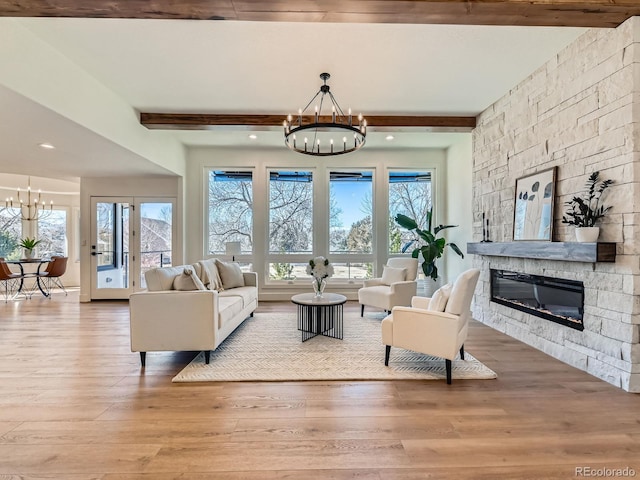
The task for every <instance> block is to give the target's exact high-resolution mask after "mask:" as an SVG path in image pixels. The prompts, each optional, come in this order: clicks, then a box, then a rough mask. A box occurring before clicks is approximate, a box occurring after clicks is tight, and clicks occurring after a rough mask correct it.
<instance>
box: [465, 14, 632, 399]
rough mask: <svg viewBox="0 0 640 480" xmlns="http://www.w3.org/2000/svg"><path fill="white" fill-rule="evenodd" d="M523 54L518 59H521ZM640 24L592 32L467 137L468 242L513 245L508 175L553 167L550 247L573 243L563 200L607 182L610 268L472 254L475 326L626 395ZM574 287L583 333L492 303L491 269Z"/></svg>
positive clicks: (605, 232) (605, 236)
mask: <svg viewBox="0 0 640 480" xmlns="http://www.w3.org/2000/svg"><path fill="white" fill-rule="evenodd" d="M523 54H526V52H523ZM639 122H640V17H635V18H631V19H629V20H628V21H627V22H625V23H624V24H622V25H621V26H619V27H618V28H617V29H602V30H590V31H588V32H587V33H585V34H584V35H583V36H581V37H580V38H578V39H577V40H576V41H575V42H573V43H572V44H571V45H569V46H568V47H566V48H565V49H564V50H563V51H561V52H560V53H558V54H557V55H556V56H555V57H554V58H552V59H551V60H550V61H549V62H547V64H545V65H544V66H542V67H541V68H539V69H538V70H537V71H535V72H534V73H533V74H531V75H530V76H529V77H528V78H527V79H525V80H524V81H523V82H521V83H520V84H519V85H518V86H516V87H514V88H513V89H512V90H511V92H510V93H509V94H508V95H506V96H504V97H503V98H501V99H500V100H498V101H497V102H496V103H495V104H493V105H492V106H491V107H489V108H488V109H487V110H486V111H484V112H483V113H482V114H481V115H480V116H479V117H478V126H477V128H476V129H475V131H474V134H473V199H474V202H473V209H474V241H480V240H481V239H482V225H481V218H482V213H483V212H485V213H486V214H487V215H488V217H489V221H490V225H491V240H493V241H499V242H510V241H512V240H513V215H514V196H515V183H516V179H517V178H519V177H522V176H524V175H528V174H531V173H535V172H538V171H541V170H545V169H547V168H550V167H553V166H556V167H557V177H556V198H555V209H554V211H555V213H554V226H553V239H554V241H564V242H571V241H575V240H574V238H575V237H574V232H573V227H570V226H567V225H564V224H562V223H561V220H562V214H563V212H564V211H565V209H566V207H565V205H564V202H566V201H567V200H569V199H570V198H571V197H572V196H573V195H576V194H581V193H582V192H583V191H584V184H585V182H586V180H587V178H588V176H589V174H591V173H592V172H594V171H600V172H601V173H600V174H601V178H603V179H607V178H611V179H613V180H615V184H614V186H613V187H612V188H610V189H609V190H608V191H607V193H606V196H605V197H603V198H604V199H605V201H606V204H607V205H613V209H612V210H611V212H610V214H609V215H608V216H607V217H606V218H605V219H604V221H603V222H602V224H601V234H600V241H606V242H616V244H617V258H616V262H615V263H597V264H592V263H581V262H566V261H549V260H534V259H522V258H501V257H488V256H479V255H476V256H475V259H474V263H475V265H476V266H478V267H479V268H481V270H482V274H481V277H480V282H479V286H478V288H477V290H476V295H475V298H474V307H473V314H474V318H476V319H477V320H479V321H481V322H483V323H485V324H487V325H490V326H492V327H494V328H496V329H498V330H500V331H502V332H505V333H507V334H508V335H510V336H512V337H515V338H517V339H519V340H521V341H523V342H525V343H527V344H529V345H532V346H534V347H536V348H538V349H540V350H542V351H544V352H546V353H548V354H549V355H552V356H554V357H556V358H558V359H560V360H562V361H564V362H566V363H568V364H570V365H573V366H575V367H577V368H580V369H582V370H585V371H587V372H589V373H591V374H593V375H595V376H597V377H599V378H601V379H603V380H606V381H607V382H609V383H612V384H614V385H617V386H619V387H621V388H623V389H625V390H628V391H633V392H640V345H639V344H638V337H639V324H640V316H639V313H640V301H639V299H640V296H639V295H638V294H639V293H640V277H639V276H640V186H639V184H638V182H639V181H640V168H639V167H638V166H636V165H637V160H638V159H640V155H639V152H640V128H638V124H639ZM490 268H496V269H505V270H512V271H518V272H524V273H530V274H536V275H544V276H548V277H559V278H566V279H570V280H579V281H583V282H584V284H585V311H584V323H585V330H584V331H583V332H580V331H576V330H572V329H570V328H567V327H564V326H562V325H558V324H555V323H552V322H550V321H547V320H544V319H541V318H537V317H533V316H531V315H529V314H526V313H523V312H519V311H517V310H514V309H511V308H509V307H506V306H502V305H498V304H495V303H491V302H490V301H489V298H490V285H489V269H490Z"/></svg>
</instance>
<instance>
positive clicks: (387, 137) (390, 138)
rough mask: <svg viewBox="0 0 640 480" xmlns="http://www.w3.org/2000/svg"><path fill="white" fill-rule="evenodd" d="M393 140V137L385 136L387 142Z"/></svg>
mask: <svg viewBox="0 0 640 480" xmlns="http://www.w3.org/2000/svg"><path fill="white" fill-rule="evenodd" d="M393 138H394V137H393V135H387V136H386V139H387V140H388V141H391V140H393Z"/></svg>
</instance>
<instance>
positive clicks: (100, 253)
mask: <svg viewBox="0 0 640 480" xmlns="http://www.w3.org/2000/svg"><path fill="white" fill-rule="evenodd" d="M91 255H93V256H94V257H95V256H96V255H102V252H91Z"/></svg>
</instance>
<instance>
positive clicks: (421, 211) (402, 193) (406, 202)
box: [389, 171, 433, 253]
mask: <svg viewBox="0 0 640 480" xmlns="http://www.w3.org/2000/svg"><path fill="white" fill-rule="evenodd" d="M432 205H433V200H432V196H431V173H430V172H400V171H398V172H390V173H389V252H390V253H401V252H402V246H403V245H405V244H406V243H407V242H410V241H411V240H412V239H413V234H412V233H411V232H409V231H407V230H404V229H401V228H399V227H398V225H397V224H396V222H395V221H394V218H395V217H396V215H397V214H399V213H402V214H404V215H407V216H408V217H411V218H413V219H415V220H416V222H417V223H418V226H419V227H420V228H426V226H427V225H426V220H427V212H429V210H430V209H431V207H432Z"/></svg>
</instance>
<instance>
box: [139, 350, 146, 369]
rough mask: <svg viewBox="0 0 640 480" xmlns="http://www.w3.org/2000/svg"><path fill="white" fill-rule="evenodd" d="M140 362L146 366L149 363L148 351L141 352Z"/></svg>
mask: <svg viewBox="0 0 640 480" xmlns="http://www.w3.org/2000/svg"><path fill="white" fill-rule="evenodd" d="M140 363H141V364H142V366H143V367H144V366H145V365H146V363H147V352H140Z"/></svg>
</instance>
